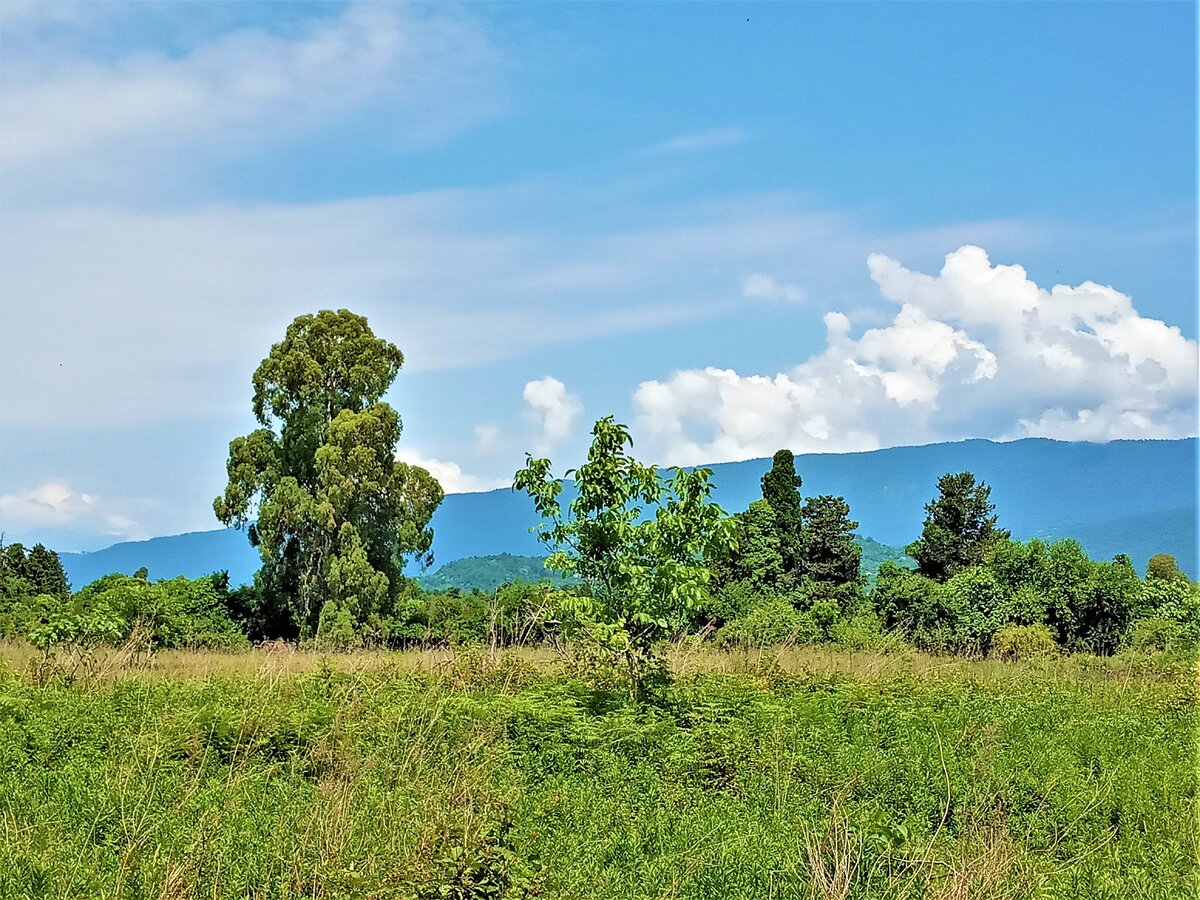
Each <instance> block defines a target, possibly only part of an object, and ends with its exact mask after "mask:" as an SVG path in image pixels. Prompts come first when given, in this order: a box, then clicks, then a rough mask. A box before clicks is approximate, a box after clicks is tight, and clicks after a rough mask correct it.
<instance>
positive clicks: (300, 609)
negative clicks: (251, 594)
mask: <svg viewBox="0 0 1200 900" xmlns="http://www.w3.org/2000/svg"><path fill="white" fill-rule="evenodd" d="M403 361H404V357H403V355H402V354H401V352H400V351H399V350H398V349H397V348H396V347H395V346H393V345H392V344H391V343H389V342H388V341H385V340H383V339H381V338H377V337H376V336H375V335H374V334H373V333H372V331H371V329H370V328H369V327H368V325H367V321H366V319H364V318H362V317H361V316H356V315H354V314H353V313H350V312H348V311H347V310H339V311H338V312H332V311H329V310H322V311H321V312H319V313H317V314H316V315H315V316H311V315H309V316H300V317H298V318H297V319H296V320H295V321H293V322H292V324H291V325H289V326H288V329H287V334H286V336H285V337H284V340H283V341H282V342H280V343H278V344H276V345H274V346H273V347H272V348H271V352H270V354H269V355H268V356H267V358H266V359H264V360H263V362H262V364H261V365H260V366H259V367H258V369H257V370H256V371H255V373H254V415H255V418H256V419H257V420H258V422H259V424H260V425H261V426H262V427H260V428H259V429H257V430H256V431H253V432H251V433H250V434H249V435H246V436H245V437H239V438H236V439H234V440H233V442H232V443H231V444H230V445H229V461H228V465H227V468H228V474H229V484H228V486H227V487H226V489H225V493H224V494H223V495H222V496H221V497H218V498H217V499H216V500H215V501H214V503H213V509H214V512H215V513H216V515H217V518H218V519H220V520H221V521H222V522H223V523H225V524H226V525H235V526H238V527H243V526H248V531H249V536H250V541H251V543H253V544H254V545H255V546H257V547H258V548H259V552H260V554H261V556H262V560H263V568H262V570H261V572H260V576H261V579H260V585H261V592H262V597H263V600H264V602H265V603H268V604H271V605H274V606H276V607H282V608H283V609H286V610H287V611H288V612H290V614H291V616H292V618H293V619H294V621H295V622H296V625H297V626H298V628H299V630H300V632H301V633H302V634H306V635H311V634H312V633H314V632H315V631H316V630H318V625H319V622H320V619H321V611H322V607H323V606H324V604H325V603H326V602H330V601H332V602H334V603H336V604H337V606H338V610H339V613H338V614H339V615H340V614H341V612H340V611H341V610H345V611H347V612H348V614H349V615H350V617H351V619H352V620H353V621H354V622H355V623H358V624H361V623H365V622H366V621H368V620H369V619H370V618H371V617H372V616H379V615H381V614H386V613H387V612H388V611H389V610H390V606H391V604H392V602H394V601H395V599H396V598H397V597H398V595H399V593H400V591H401V587H402V581H403V578H402V576H401V572H402V570H403V567H404V558H405V557H406V556H407V555H416V556H417V557H418V558H420V559H421V560H423V561H424V562H426V563H428V561H429V560H430V556H429V548H430V546H431V543H432V540H433V534H432V532H431V531H430V530H429V527H428V526H429V520H430V518H431V517H432V515H433V512H434V510H435V509H436V508H437V506H438V504H439V503H440V502H441V500H442V497H443V492H442V489H441V486H440V485H439V484H438V483H437V482H436V481H435V480H434V478H433V477H432V476H431V475H430V474H429V473H428V472H426V471H425V470H424V469H421V468H419V467H417V466H410V465H407V464H405V463H402V462H399V461H397V460H396V458H395V456H396V453H395V450H396V442H397V440H398V439H399V437H400V431H401V425H400V419H399V416H398V415H397V414H396V412H395V410H393V409H392V408H391V407H390V406H389V405H388V404H386V403H383V402H381V401H380V397H382V395H383V393H384V392H385V391H386V390H387V389H388V387H389V386H390V385H391V383H392V381H393V380H394V379H395V377H396V374H397V372H398V371H399V369H400V366H401V365H402V364H403ZM255 517H256V521H254V522H253V523H251V520H252V519H255ZM261 618H262V620H263V621H272V620H274V619H276V618H278V614H277V613H274V612H272V613H271V614H269V615H266V616H262V617H261ZM335 618H336V616H335Z"/></svg>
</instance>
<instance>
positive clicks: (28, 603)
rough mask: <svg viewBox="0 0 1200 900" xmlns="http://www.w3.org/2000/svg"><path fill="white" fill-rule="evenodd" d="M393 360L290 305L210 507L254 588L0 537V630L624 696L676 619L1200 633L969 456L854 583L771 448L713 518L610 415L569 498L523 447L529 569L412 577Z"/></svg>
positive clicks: (1036, 639) (410, 506)
mask: <svg viewBox="0 0 1200 900" xmlns="http://www.w3.org/2000/svg"><path fill="white" fill-rule="evenodd" d="M403 359H404V357H403V354H402V353H401V352H400V350H399V349H398V348H396V347H395V346H394V345H392V344H391V343H389V342H388V341H386V340H383V339H382V338H379V337H376V335H375V334H374V333H373V332H372V331H371V329H370V328H369V327H368V325H367V322H366V320H365V319H364V318H362V317H361V316H356V315H354V314H353V313H350V312H349V311H347V310H339V311H337V312H333V311H329V310H324V311H321V312H319V313H317V314H316V315H311V316H301V317H299V318H297V319H296V320H295V321H294V322H293V323H292V324H291V326H289V328H288V329H287V333H286V335H285V337H284V340H283V341H281V342H280V343H278V344H276V345H275V346H273V347H272V348H271V352H270V354H269V355H268V356H267V358H266V359H264V360H263V362H262V364H261V365H260V366H259V367H258V369H257V370H256V372H255V373H254V378H253V385H254V397H253V410H254V415H255V418H256V419H257V421H258V423H259V425H260V427H259V428H258V429H257V430H255V431H253V432H252V433H250V434H249V435H246V436H244V437H238V438H236V439H235V440H233V441H232V442H231V444H230V447H229V458H228V462H227V470H228V475H229V482H228V485H227V486H226V489H225V491H224V492H223V494H222V495H221V496H220V497H218V498H217V499H216V501H215V502H214V511H215V513H216V515H217V517H218V518H219V519H220V520H221V521H222V522H225V523H226V524H233V525H237V526H240V527H245V528H246V530H247V534H248V537H249V539H250V541H251V543H252V544H254V545H255V546H256V547H258V549H259V551H260V555H261V557H262V562H263V564H262V567H261V569H260V570H259V572H258V574H257V576H256V577H255V580H254V583H253V584H252V585H247V586H242V587H239V588H236V589H231V588H230V586H229V584H228V577H227V576H226V575H224V574H215V575H212V576H209V577H206V578H201V579H196V580H189V579H186V578H176V579H173V580H169V581H157V582H153V583H152V582H150V581H149V580H148V578H147V577H146V572H145V571H144V570H143V571H141V572H139V573H136V574H134V575H132V576H127V575H115V574H114V575H109V576H106V577H104V578H101V579H99V580H98V581H96V582H93V583H92V584H89V585H87V586H85V587H84V588H83V589H82V590H79V591H78V592H76V593H71V590H70V586H69V585H68V583H67V579H66V577H65V575H64V574H63V569H62V566H61V564H60V562H59V559H58V557H57V556H56V555H55V554H54V553H53V552H51V551H50V550H48V549H47V548H45V547H44V546H42V545H40V544H39V545H37V546H35V547H34V548H32V550H29V551H26V550H25V549H24V548H23V547H21V546H20V545H19V544H13V545H11V546H9V547H5V548H0V551H2V552H0V633H3V634H5V635H12V636H24V637H26V638H28V639H29V640H30V641H32V642H33V643H34V644H36V645H38V646H40V647H42V648H43V649H46V650H47V652H48V651H49V648H52V647H54V646H56V645H59V644H65V645H68V646H72V647H91V646H95V645H99V644H106V643H123V642H125V643H129V642H133V643H136V644H138V645H139V646H142V647H145V648H146V649H150V650H153V649H156V648H169V647H185V646H193V647H201V646H203V647H229V646H236V645H238V644H245V643H247V642H257V641H263V640H275V639H284V640H290V641H296V640H299V641H304V642H308V643H312V644H316V645H320V646H325V647H330V648H347V647H354V646H384V647H409V646H414V645H420V646H429V645H436V644H465V643H486V644H488V645H490V646H493V647H499V646H506V645H510V644H529V643H541V642H565V643H568V644H570V645H571V647H572V649H573V650H574V652H575V653H576V654H577V655H579V656H582V657H585V658H592V659H595V660H599V661H600V662H601V663H602V664H603V665H607V666H611V667H613V668H615V669H616V670H619V671H620V672H622V675H621V678H623V679H624V681H625V682H626V683H627V684H628V685H630V686H631V687H630V690H631V696H635V695H636V694H637V693H638V691H640V690H641V687H640V686H641V685H642V684H643V682H644V681H645V680H646V678H648V677H651V676H653V675H654V673H655V672H661V670H662V666H661V658H660V657H659V655H658V653H657V650H656V646H657V645H659V644H661V643H662V642H663V641H666V640H674V639H680V638H682V637H686V636H691V637H692V638H694V639H699V640H711V641H714V642H716V643H717V644H719V645H722V646H739V645H740V646H766V645H770V644H779V643H789V642H790V643H812V642H840V643H844V644H851V645H855V646H861V645H872V644H875V645H878V644H886V643H888V642H895V641H907V642H910V643H911V644H913V645H915V646H917V647H919V648H921V649H924V650H930V651H935V652H946V653H962V654H969V655H987V654H995V655H1007V656H1012V655H1027V654H1031V653H1045V652H1054V651H1056V650H1058V649H1062V650H1067V651H1085V652H1090V653H1097V654H1111V653H1114V652H1116V651H1118V650H1120V649H1122V648H1123V647H1127V646H1129V647H1133V648H1135V649H1140V650H1167V651H1175V650H1188V649H1190V648H1192V647H1194V646H1195V644H1196V643H1197V639H1198V638H1200V600H1198V593H1197V586H1196V585H1195V584H1193V583H1192V582H1191V581H1189V580H1188V579H1187V578H1186V577H1185V576H1184V575H1183V573H1181V572H1180V571H1179V569H1178V567H1177V566H1176V565H1175V563H1174V560H1173V559H1171V558H1170V557H1166V556H1162V557H1156V558H1155V559H1154V560H1152V563H1151V566H1150V568H1149V570H1148V572H1147V573H1146V577H1145V578H1141V577H1139V575H1138V574H1137V573H1136V572H1135V571H1134V570H1133V567H1132V565H1131V564H1130V561H1129V560H1128V559H1127V558H1126V557H1123V556H1122V557H1117V558H1116V559H1114V560H1112V561H1097V560H1091V559H1089V558H1088V557H1087V555H1086V554H1085V553H1084V552H1083V550H1082V549H1081V547H1080V546H1079V545H1078V544H1077V543H1075V542H1073V541H1069V540H1068V541H1060V542H1058V543H1054V544H1051V545H1047V544H1046V543H1044V542H1042V541H1036V540H1035V541H1030V542H1028V543H1022V542H1020V541H1014V540H1013V539H1012V538H1011V536H1010V534H1009V533H1008V532H1007V531H1005V530H1004V529H1003V528H1001V527H1000V525H999V518H998V515H997V513H996V511H995V508H994V505H993V504H992V502H991V498H990V489H989V488H988V486H987V485H986V484H983V483H981V482H977V481H976V479H975V477H974V476H973V475H972V473H970V472H959V473H947V474H945V475H943V476H942V477H941V478H940V479H938V482H937V485H936V495H935V496H934V497H933V499H931V500H930V502H929V503H928V504H926V507H925V513H926V515H925V521H924V523H923V526H922V529H921V534H920V536H919V537H918V539H917V540H915V541H914V542H913V543H912V544H910V545H909V546H908V547H907V548H906V553H907V554H908V557H907V558H908V559H910V560H911V561H913V562H914V564H915V567H908V566H904V565H900V564H898V563H896V562H894V561H890V560H888V561H884V562H883V563H882V565H879V566H878V570H877V574H876V573H870V574H875V575H876V577H874V579H871V578H868V577H865V576H864V572H863V566H862V563H863V549H862V547H863V542H862V541H860V540H859V539H858V537H857V535H856V530H857V528H858V523H857V522H855V521H854V520H853V519H852V518H851V510H850V507H849V505H848V504H847V502H846V501H845V499H844V498H842V497H835V496H829V495H821V496H811V497H804V496H803V495H802V492H801V488H802V487H803V480H802V478H801V476H800V475H799V474H798V473H797V472H796V470H795V457H794V456H793V454H792V452H791V451H790V450H786V449H784V450H780V451H779V452H777V453H776V454H775V456H774V458H773V460H772V465H771V468H770V469H769V471H768V472H767V473H766V474H765V475H764V476H763V478H762V498H761V499H760V500H757V501H755V502H753V503H751V504H750V506H749V508H748V509H746V510H743V511H741V512H738V513H736V514H734V515H728V514H726V512H725V511H724V510H722V509H721V508H720V507H719V506H718V505H717V504H716V503H715V502H713V500H712V497H711V493H712V484H711V481H710V477H711V474H712V473H711V472H710V471H709V470H707V469H704V468H698V469H692V470H685V469H681V468H674V469H671V470H668V471H665V472H660V471H659V470H658V469H657V468H656V467H654V466H651V465H646V464H644V463H641V462H639V461H638V460H636V459H635V458H633V457H632V456H631V455H630V453H629V450H630V448H631V446H632V441H631V438H630V435H629V432H628V430H627V429H626V427H625V426H624V425H621V424H620V423H617V422H615V421H614V420H613V418H612V417H611V416H609V417H605V418H603V419H601V420H599V421H598V422H596V423H595V426H594V427H593V430H592V438H593V440H592V445H591V447H590V449H589V451H588V454H587V459H586V461H585V462H584V463H583V464H582V465H581V466H580V467H579V468H578V469H575V470H572V471H569V472H567V473H566V474H567V476H568V477H570V478H571V480H572V483H573V488H574V490H573V491H572V492H571V493H572V494H573V499H572V500H571V502H570V503H569V504H565V505H564V504H562V503H560V496H565V495H564V494H563V489H564V486H565V482H564V480H563V479H560V478H555V477H554V476H553V475H552V474H551V462H550V460H548V459H535V458H533V457H532V456H529V457H527V459H526V465H525V466H524V467H523V468H522V469H521V470H520V471H518V472H517V473H516V474H515V476H514V482H513V485H514V488H516V489H519V490H522V491H524V492H525V493H527V494H528V495H529V496H530V497H531V499H532V500H533V502H534V506H535V508H536V509H537V512H538V515H539V517H540V519H541V524H540V526H539V529H540V530H539V534H540V537H541V539H542V540H543V542H544V543H545V544H546V546H547V549H548V550H549V551H550V556H549V557H548V559H547V560H546V568H547V570H548V573H547V574H548V577H547V580H546V581H545V582H542V583H539V584H535V585H531V584H523V583H514V584H505V585H501V586H500V587H498V588H497V589H496V590H494V591H490V592H480V591H467V592H462V591H458V590H454V589H448V590H423V589H422V588H421V586H420V585H419V584H418V582H417V581H415V580H413V579H411V578H408V577H405V576H404V575H403V574H402V573H403V571H404V569H405V564H406V562H407V561H408V560H409V559H414V558H415V559H416V560H418V561H419V562H422V563H424V564H428V562H429V561H430V560H431V554H430V548H431V546H432V541H433V533H432V530H431V528H430V527H429V523H430V521H431V517H432V515H433V513H434V511H435V510H436V508H437V506H438V504H439V503H440V502H441V500H442V496H443V492H442V489H441V486H440V485H439V484H438V483H437V482H436V480H435V479H433V477H432V476H431V475H430V474H429V473H428V472H427V471H425V470H424V469H421V468H420V467H417V466H410V465H406V464H404V463H402V462H399V461H397V459H396V442H397V440H398V438H399V435H400V432H401V425H400V418H399V416H398V414H397V413H396V411H395V410H393V409H392V408H391V407H390V406H389V405H388V404H387V403H385V402H383V401H382V400H381V398H382V396H383V395H384V393H385V392H386V391H387V389H388V387H389V386H390V385H391V383H392V381H393V380H394V378H395V377H396V374H397V373H398V371H399V369H400V367H401V365H402V364H403ZM871 549H872V552H873V553H875V554H877V553H878V545H874V544H872V545H871ZM549 573H556V575H557V578H551V577H550V575H549Z"/></svg>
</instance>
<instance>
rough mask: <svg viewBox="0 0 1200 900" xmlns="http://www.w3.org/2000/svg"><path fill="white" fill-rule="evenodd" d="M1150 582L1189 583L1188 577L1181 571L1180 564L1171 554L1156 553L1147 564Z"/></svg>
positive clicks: (1147, 576)
mask: <svg viewBox="0 0 1200 900" xmlns="http://www.w3.org/2000/svg"><path fill="white" fill-rule="evenodd" d="M1146 580H1148V581H1187V580H1188V577H1187V576H1186V575H1184V574H1183V572H1181V571H1180V569H1179V563H1177V562H1176V561H1175V557H1174V556H1172V555H1171V554H1170V553H1156V554H1155V555H1154V556H1152V557H1150V561H1149V562H1148V563H1147V564H1146Z"/></svg>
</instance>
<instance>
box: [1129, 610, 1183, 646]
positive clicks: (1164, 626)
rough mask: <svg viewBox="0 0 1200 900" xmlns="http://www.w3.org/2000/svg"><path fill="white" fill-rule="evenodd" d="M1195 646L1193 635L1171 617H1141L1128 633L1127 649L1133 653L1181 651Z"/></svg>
mask: <svg viewBox="0 0 1200 900" xmlns="http://www.w3.org/2000/svg"><path fill="white" fill-rule="evenodd" d="M1195 647H1196V639H1195V636H1194V635H1193V634H1190V633H1189V632H1188V630H1187V629H1185V628H1184V626H1183V625H1181V624H1180V623H1179V622H1177V621H1175V620H1173V619H1168V618H1163V617H1154V618H1150V619H1141V620H1139V621H1138V622H1135V623H1134V626H1133V630H1132V631H1131V632H1130V633H1129V649H1131V650H1133V651H1134V652H1135V653H1145V654H1151V653H1182V652H1187V651H1190V650H1193V649H1195Z"/></svg>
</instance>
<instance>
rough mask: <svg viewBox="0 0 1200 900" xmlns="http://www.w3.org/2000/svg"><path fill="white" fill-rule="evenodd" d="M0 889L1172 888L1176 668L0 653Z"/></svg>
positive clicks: (62, 893)
mask: <svg viewBox="0 0 1200 900" xmlns="http://www.w3.org/2000/svg"><path fill="white" fill-rule="evenodd" d="M0 659H3V660H4V663H3V671H4V672H5V674H3V675H0V829H2V832H0V833H2V841H0V897H4V898H8V897H72V898H74V897H122V898H182V897H206V898H207V897H214V898H215V897H229V898H234V897H237V898H241V897H263V898H267V897H272V898H275V897H277V898H293V897H321V898H385V897H387V898H390V897H395V898H470V897H480V898H483V897H555V898H559V897H561V898H651V897H680V898H683V897H688V898H713V900H720V898H792V897H794V898H822V900H824V898H868V897H870V898H891V897H896V898H900V897H912V898H946V900H949V898H962V900H967V898H1024V897H1031V898H1032V897H1061V898H1113V900H1123V898H1137V897H1145V898H1184V897H1192V896H1195V893H1196V891H1195V881H1194V876H1195V871H1196V864H1197V843H1196V824H1197V814H1196V809H1197V808H1196V776H1197V767H1196V754H1195V742H1196V718H1195V699H1196V698H1195V694H1196V671H1195V669H1194V668H1193V667H1192V666H1190V665H1186V664H1176V665H1170V664H1162V663H1155V662H1154V661H1146V660H1143V661H1141V662H1138V661H1136V660H1134V661H1128V660H1126V661H1110V660H1106V661H1102V660H1096V659H1091V658H1085V657H1076V658H1069V659H1058V660H1049V661H1041V662H1037V663H1011V664H1006V663H998V662H968V661H963V660H947V659H941V658H936V657H928V656H922V655H919V654H915V653H912V652H906V653H892V654H871V653H849V652H834V651H829V652H825V651H820V650H794V651H786V652H780V653H778V654H740V655H737V654H725V653H718V652H715V651H712V650H691V651H685V650H682V649H677V650H675V651H674V652H673V654H672V667H673V669H674V671H675V672H676V676H677V678H676V681H675V683H674V685H673V686H672V687H671V688H669V689H668V691H667V692H666V694H665V696H663V697H662V699H661V702H660V703H658V704H656V705H655V706H653V707H645V708H642V709H637V710H635V709H631V708H629V707H628V706H627V705H626V704H625V703H624V702H623V701H622V700H621V699H620V698H619V697H616V696H613V695H609V694H605V693H603V692H598V691H595V690H592V689H589V688H588V687H586V686H585V685H584V684H582V683H581V682H580V681H578V680H577V679H575V678H574V677H572V676H571V675H570V674H569V673H568V672H566V671H565V670H564V669H563V667H562V666H561V665H560V664H559V663H558V662H557V660H556V658H555V657H554V656H553V655H552V654H550V653H549V652H515V653H510V654H504V655H501V656H499V657H498V658H492V657H489V656H487V655H485V654H482V653H466V654H460V655H457V656H452V655H450V654H447V653H436V654H434V653H430V654H416V653H410V654H402V653H362V654H354V655H345V656H335V657H323V656H320V655H317V654H309V653H300V652H297V653H293V652H279V651H275V652H266V651H254V652H242V653H229V654H219V653H185V652H173V653H160V654H155V655H154V656H153V657H151V658H149V659H130V658H122V657H120V656H119V655H113V656H110V657H109V658H107V659H101V660H99V661H98V662H97V665H96V666H95V668H94V671H93V672H92V673H91V675H90V676H89V677H88V678H87V679H85V680H81V681H76V682H75V683H74V684H63V683H53V682H51V683H47V684H42V685H38V684H34V683H33V682H32V681H31V679H30V678H29V677H28V676H27V674H25V673H26V672H27V671H28V669H29V666H30V664H31V662H32V660H33V654H32V652H31V651H29V650H28V649H25V648H23V647H21V646H18V645H12V646H8V647H5V648H2V649H0Z"/></svg>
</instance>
